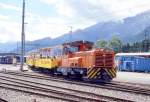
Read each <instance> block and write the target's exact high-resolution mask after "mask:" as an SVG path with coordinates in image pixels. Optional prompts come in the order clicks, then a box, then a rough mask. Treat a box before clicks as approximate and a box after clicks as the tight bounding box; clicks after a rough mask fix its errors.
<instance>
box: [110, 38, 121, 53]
mask: <svg viewBox="0 0 150 102" xmlns="http://www.w3.org/2000/svg"><path fill="white" fill-rule="evenodd" d="M108 46H109V47H110V48H111V49H113V50H114V51H115V52H116V53H117V52H119V51H120V50H121V48H122V42H121V40H120V39H119V38H117V37H115V36H114V37H112V39H111V40H109V42H108Z"/></svg>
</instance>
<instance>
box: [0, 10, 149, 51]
mask: <svg viewBox="0 0 150 102" xmlns="http://www.w3.org/2000/svg"><path fill="white" fill-rule="evenodd" d="M149 21H150V11H147V12H143V13H141V14H138V15H136V16H134V17H128V18H125V19H123V20H122V21H109V22H99V23H97V24H95V25H93V26H90V27H88V28H85V29H79V30H77V31H75V32H73V33H72V34H70V33H66V34H64V35H62V36H60V37H57V38H55V39H51V38H43V39H39V40H35V41H28V42H27V43H26V49H27V51H29V50H31V49H35V48H39V47H46V46H53V45H57V44H62V43H64V42H69V41H75V40H89V41H93V42H96V41H97V40H99V39H103V40H109V39H111V37H112V36H117V37H119V38H120V39H121V40H122V41H123V42H124V43H126V42H134V41H135V40H137V39H139V38H143V37H141V36H143V35H142V33H143V31H144V30H145V29H148V27H150V22H149ZM1 46H2V45H1ZM1 46H0V50H1ZM15 46H16V45H15ZM2 48H3V47H2ZM9 48H11V47H9V46H8V49H9ZM12 48H13V47H12Z"/></svg>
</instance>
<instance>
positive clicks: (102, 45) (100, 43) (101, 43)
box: [96, 40, 107, 48]
mask: <svg viewBox="0 0 150 102" xmlns="http://www.w3.org/2000/svg"><path fill="white" fill-rule="evenodd" d="M96 46H97V47H99V48H106V47H107V41H105V40H98V41H97V42H96Z"/></svg>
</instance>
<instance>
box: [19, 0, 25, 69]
mask: <svg viewBox="0 0 150 102" xmlns="http://www.w3.org/2000/svg"><path fill="white" fill-rule="evenodd" d="M24 19H25V0H23V5H22V32H21V66H20V70H21V71H23V65H24V55H25V31H24V25H25V23H24Z"/></svg>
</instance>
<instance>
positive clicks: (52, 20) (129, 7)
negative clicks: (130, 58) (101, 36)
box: [0, 0, 150, 42]
mask: <svg viewBox="0 0 150 102" xmlns="http://www.w3.org/2000/svg"><path fill="white" fill-rule="evenodd" d="M39 1H41V2H43V3H41V5H44V4H46V5H44V6H48V7H50V8H52V9H53V10H52V11H53V12H51V16H48V15H47V16H43V15H41V14H40V12H39V14H36V13H37V12H36V13H35V12H34V11H32V10H31V9H30V12H26V22H27V23H28V24H27V25H25V27H26V38H27V40H35V39H40V38H43V37H52V38H55V37H58V36H60V35H62V34H64V33H67V32H69V30H70V29H69V26H73V30H77V29H83V28H86V27H88V26H91V25H93V24H95V23H98V22H102V21H108V20H122V19H123V18H125V17H129V16H134V15H136V14H138V13H141V12H143V11H146V10H148V9H150V0H39ZM37 2H38V1H37ZM34 5H36V4H34ZM0 8H1V9H6V12H7V10H15V11H21V10H22V9H20V8H19V7H17V6H15V5H10V4H4V3H0ZM28 9H29V8H28ZM40 9H42V10H43V12H44V10H45V8H40ZM31 11H32V12H31ZM20 14H21V13H20ZM53 14H54V15H53ZM13 17H14V15H10V16H6V15H0V36H3V35H5V36H4V37H3V38H2V37H1V38H0V42H6V41H11V40H13V41H18V40H20V35H21V21H18V22H15V21H14V22H12V18H13Z"/></svg>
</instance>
